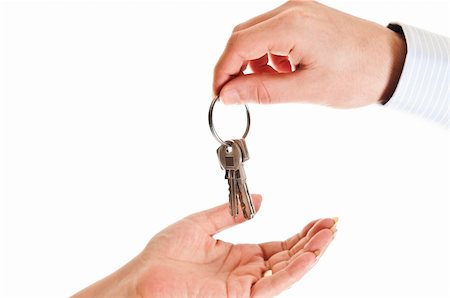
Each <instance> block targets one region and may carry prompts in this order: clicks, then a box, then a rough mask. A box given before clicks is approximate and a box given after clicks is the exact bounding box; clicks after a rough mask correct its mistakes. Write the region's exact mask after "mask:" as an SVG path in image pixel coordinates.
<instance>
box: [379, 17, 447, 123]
mask: <svg viewBox="0 0 450 298" xmlns="http://www.w3.org/2000/svg"><path fill="white" fill-rule="evenodd" d="M389 28H391V29H392V30H394V31H397V32H399V31H403V34H404V36H405V39H406V45H407V54H406V60H405V64H404V66H403V71H402V74H401V77H400V80H399V82H398V85H397V88H396V90H395V92H394V95H393V96H392V97H391V99H390V100H389V101H388V102H387V103H386V106H389V107H392V108H395V109H398V110H402V111H406V112H410V113H414V114H418V115H420V116H422V117H424V118H427V119H430V120H432V121H435V122H438V123H440V124H442V125H444V126H446V127H447V128H448V127H449V118H450V116H449V106H450V39H449V38H447V37H444V36H441V35H438V34H434V33H430V32H428V31H425V30H422V29H418V28H415V27H413V26H409V25H404V24H398V23H395V24H390V25H389ZM400 28H401V29H400Z"/></svg>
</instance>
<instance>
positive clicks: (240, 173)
mask: <svg viewBox="0 0 450 298" xmlns="http://www.w3.org/2000/svg"><path fill="white" fill-rule="evenodd" d="M218 99H219V98H218V97H215V98H214V99H213V101H212V103H211V106H210V108H209V114H208V122H209V127H210V129H211V132H212V134H213V136H214V138H215V139H216V140H217V141H218V142H219V143H221V145H220V147H219V148H217V157H218V158H219V162H220V167H221V168H222V169H223V170H225V179H227V180H228V189H229V206H230V215H231V216H233V217H236V216H237V215H238V214H239V207H240V209H241V210H242V214H243V215H244V218H246V219H251V218H253V216H255V207H254V206H253V201H252V198H251V196H250V193H249V191H248V187H247V176H246V175H245V170H244V162H245V161H247V160H248V159H249V158H250V156H249V154H248V150H247V145H246V143H245V137H246V136H247V134H248V131H249V129H250V112H249V110H248V107H247V105H245V109H246V111H247V128H246V130H245V132H244V135H243V136H242V138H240V139H236V140H228V141H223V140H222V139H221V138H220V137H219V135H218V134H217V132H216V130H215V128H214V124H213V120H212V114H213V109H214V105H215V104H216V102H217V100H218Z"/></svg>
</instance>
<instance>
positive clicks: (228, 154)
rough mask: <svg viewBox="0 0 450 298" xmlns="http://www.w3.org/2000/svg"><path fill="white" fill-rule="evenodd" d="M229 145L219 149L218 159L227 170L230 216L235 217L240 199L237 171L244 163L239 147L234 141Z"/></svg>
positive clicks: (229, 142)
mask: <svg viewBox="0 0 450 298" xmlns="http://www.w3.org/2000/svg"><path fill="white" fill-rule="evenodd" d="M226 144H227V145H222V146H220V147H219V148H217V157H218V158H219V161H220V166H221V168H222V169H223V170H225V179H227V180H228V188H229V198H228V200H229V204H230V214H231V216H233V217H235V216H237V215H238V214H239V209H238V208H239V207H238V206H239V205H238V204H239V198H238V196H237V192H236V190H237V185H236V179H235V176H236V170H238V169H239V167H240V165H241V163H242V153H241V149H240V148H239V146H238V145H237V144H236V143H235V142H233V141H227V142H226Z"/></svg>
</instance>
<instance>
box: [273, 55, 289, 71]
mask: <svg viewBox="0 0 450 298" xmlns="http://www.w3.org/2000/svg"><path fill="white" fill-rule="evenodd" d="M270 60H271V61H272V64H273V66H274V67H275V70H276V71H278V72H282V73H286V72H287V73H289V72H292V66H291V62H290V61H289V57H288V56H279V55H275V54H270Z"/></svg>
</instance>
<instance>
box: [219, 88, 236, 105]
mask: <svg viewBox="0 0 450 298" xmlns="http://www.w3.org/2000/svg"><path fill="white" fill-rule="evenodd" d="M220 99H221V101H222V102H223V103H225V104H239V103H241V97H240V96H239V92H237V90H236V89H231V90H226V91H224V92H221V94H220Z"/></svg>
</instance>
